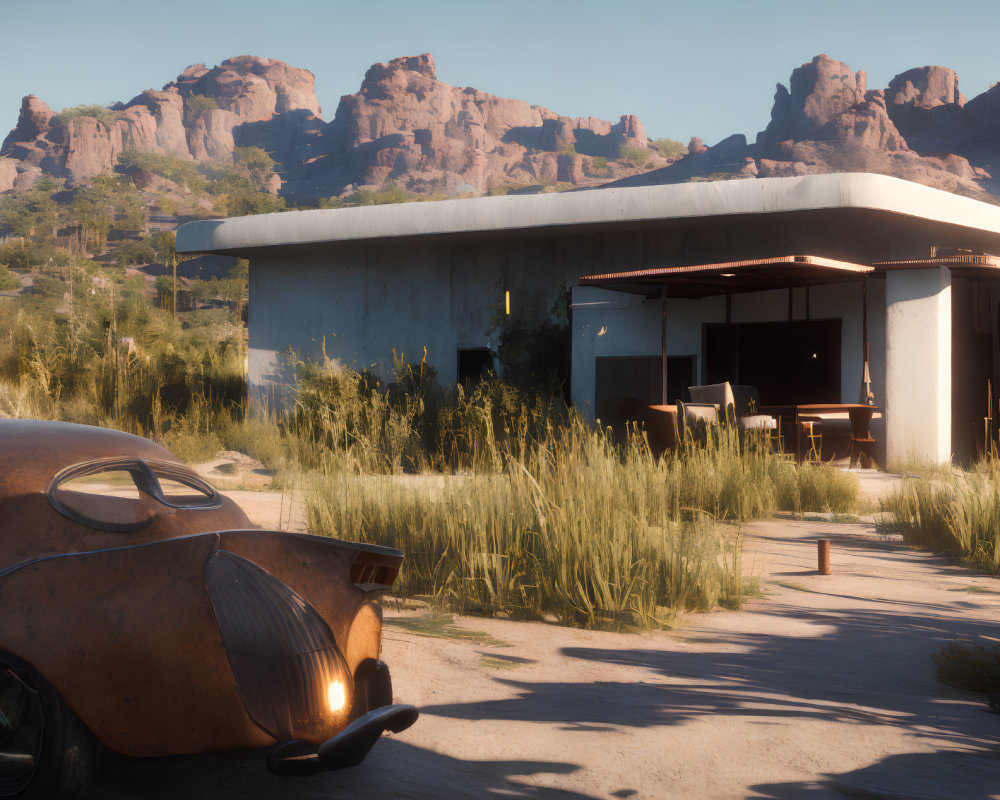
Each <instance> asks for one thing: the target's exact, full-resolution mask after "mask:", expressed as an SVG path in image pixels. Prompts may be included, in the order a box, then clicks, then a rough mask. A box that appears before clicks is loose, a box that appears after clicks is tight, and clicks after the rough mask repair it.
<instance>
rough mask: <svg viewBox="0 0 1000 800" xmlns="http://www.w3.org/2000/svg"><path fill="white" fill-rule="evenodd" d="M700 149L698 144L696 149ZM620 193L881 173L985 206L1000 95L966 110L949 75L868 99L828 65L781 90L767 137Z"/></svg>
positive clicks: (928, 70) (646, 177)
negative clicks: (684, 184)
mask: <svg viewBox="0 0 1000 800" xmlns="http://www.w3.org/2000/svg"><path fill="white" fill-rule="evenodd" d="M698 144H699V145H700V140H698ZM689 151H690V152H689V155H688V157H687V158H685V159H683V160H682V161H680V162H678V163H677V164H674V165H671V166H668V167H666V168H664V169H659V170H653V171H650V172H647V173H645V174H643V175H638V176H633V177H630V178H626V179H624V180H621V181H617V182H615V184H614V185H642V184H652V183H670V182H674V181H680V180H691V179H704V178H715V179H721V178H732V177H762V178H763V177H778V176H789V175H808V174H815V173H821V172H843V171H857V172H878V173H883V174H887V175H895V176H897V177H901V178H905V179H908V180H912V181H916V182H919V183H924V184H928V185H930V186H935V187H937V188H941V189H945V190H948V191H952V192H957V193H960V194H965V195H969V196H972V197H977V198H979V199H984V200H994V201H995V200H996V199H997V198H995V197H994V196H993V194H992V192H993V191H995V187H994V184H993V180H992V177H991V175H992V173H993V171H994V164H997V165H998V166H1000V91H997V88H996V87H994V88H992V89H990V90H989V91H988V92H985V93H984V94H982V95H980V96H978V97H976V98H974V99H973V100H970V101H966V98H965V97H964V95H962V94H961V92H959V90H958V77H957V76H956V75H955V72H954V71H953V70H950V69H947V68H945V67H919V68H916V69H910V70H907V71H906V72H903V73H900V74H899V75H897V76H896V77H895V78H893V79H892V80H891V81H890V82H889V86H888V87H886V88H885V89H869V88H868V87H867V77H866V75H865V73H864V72H854V71H853V70H851V69H850V67H848V66H847V65H846V64H844V63H842V62H840V61H836V60H834V59H832V58H829V57H827V56H825V55H819V56H816V57H815V58H814V59H813V60H812V61H811V62H809V63H808V64H803V65H802V66H801V67H798V68H797V69H795V70H794V71H793V72H792V75H791V79H790V81H789V85H788V87H787V88H786V87H785V86H784V85H782V84H778V87H777V91H776V92H775V95H774V105H773V106H772V108H771V121H770V123H769V124H768V126H767V128H766V129H765V130H763V131H761V132H760V133H759V134H758V135H757V139H756V141H755V142H754V143H752V144H749V143H748V142H747V141H746V138H745V137H744V136H742V135H740V134H737V135H735V136H731V137H729V138H727V139H724V140H723V141H722V142H719V143H718V144H717V145H715V146H714V147H708V148H705V147H698V148H689Z"/></svg>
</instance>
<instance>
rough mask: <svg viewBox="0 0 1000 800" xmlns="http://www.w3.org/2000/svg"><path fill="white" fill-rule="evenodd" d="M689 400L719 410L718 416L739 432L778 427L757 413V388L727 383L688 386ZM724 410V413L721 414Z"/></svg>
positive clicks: (776, 422)
mask: <svg viewBox="0 0 1000 800" xmlns="http://www.w3.org/2000/svg"><path fill="white" fill-rule="evenodd" d="M688 391H689V392H690V393H691V400H692V401H695V402H699V403H712V404H714V405H715V406H716V407H717V408H719V409H720V416H722V418H724V419H725V420H726V422H727V423H728V424H730V425H732V424H736V425H739V427H740V429H741V430H768V431H773V430H776V429H777V427H778V421H777V420H776V419H775V418H774V417H772V416H771V415H769V414H760V413H758V412H757V403H758V400H759V398H758V396H757V387H756V386H750V385H749V384H736V385H735V386H733V385H730V383H729V381H723V382H722V383H709V384H706V385H704V386H688ZM722 409H725V413H724V414H723V413H722Z"/></svg>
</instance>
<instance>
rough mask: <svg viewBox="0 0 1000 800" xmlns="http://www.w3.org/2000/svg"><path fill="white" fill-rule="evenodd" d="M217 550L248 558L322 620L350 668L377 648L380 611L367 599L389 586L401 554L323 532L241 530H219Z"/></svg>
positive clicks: (378, 648) (373, 653)
mask: <svg viewBox="0 0 1000 800" xmlns="http://www.w3.org/2000/svg"><path fill="white" fill-rule="evenodd" d="M219 537H220V543H219V549H220V550H226V551H229V552H232V553H236V554H237V555H241V556H243V557H244V558H247V559H249V560H250V561H253V562H254V563H255V564H257V566H259V567H261V568H262V569H264V570H266V571H267V572H269V573H270V574H271V575H273V576H274V577H275V578H277V579H278V580H279V581H281V582H282V583H284V584H285V585H286V586H288V587H289V588H290V589H292V590H294V591H295V592H296V593H297V594H299V595H300V596H301V597H302V598H303V599H304V600H306V601H307V602H308V603H310V604H311V605H312V606H313V607H314V608H315V609H316V610H317V611H319V612H320V614H322V615H323V618H324V619H325V620H326V623H327V625H329V626H330V630H331V631H332V632H333V635H334V638H335V639H336V640H337V644H338V645H339V646H340V649H341V652H342V653H343V654H344V658H345V659H346V661H347V664H348V666H349V667H350V669H351V672H352V673H353V672H354V671H355V670H356V669H357V667H358V665H359V664H360V663H361V662H362V661H364V660H365V659H366V658H373V659H377V658H378V657H379V653H380V652H381V648H382V613H381V609H380V607H379V606H378V605H376V604H375V603H374V602H372V601H373V600H374V599H375V597H376V596H377V595H378V594H380V593H383V592H387V591H389V589H391V587H392V583H393V581H394V580H395V579H396V574H397V573H398V572H399V568H400V565H401V564H402V563H403V553H402V552H401V551H400V550H394V549H392V548H389V547H379V546H377V545H367V544H361V543H357V542H345V541H342V540H340V539H332V538H330V537H327V536H313V535H310V534H302V533H284V532H281V531H262V530H243V531H223V532H222V533H220V534H219Z"/></svg>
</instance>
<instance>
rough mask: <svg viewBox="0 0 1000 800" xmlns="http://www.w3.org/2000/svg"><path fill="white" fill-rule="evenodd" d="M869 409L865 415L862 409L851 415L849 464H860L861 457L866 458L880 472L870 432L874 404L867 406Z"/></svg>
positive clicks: (853, 465)
mask: <svg viewBox="0 0 1000 800" xmlns="http://www.w3.org/2000/svg"><path fill="white" fill-rule="evenodd" d="M867 408H868V409H870V411H869V413H868V415H867V416H865V414H864V413H863V412H862V411H860V410H859V411H858V412H856V413H854V414H852V415H851V466H852V467H855V466H861V465H862V461H861V457H862V456H864V457H865V458H867V459H868V463H869V464H871V465H872V466H873V467H874V468H875V469H877V470H879V471H880V472H881V471H883V470H882V468H881V467H880V466H879V465H878V461H876V460H875V439H874V438H873V437H872V434H871V420H872V417H873V416H874V414H875V407H874V406H867Z"/></svg>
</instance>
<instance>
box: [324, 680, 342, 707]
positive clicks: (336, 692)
mask: <svg viewBox="0 0 1000 800" xmlns="http://www.w3.org/2000/svg"><path fill="white" fill-rule="evenodd" d="M326 702H327V705H329V706H330V710H331V711H333V712H334V713H336V712H338V711H341V710H343V708H344V706H345V705H347V693H346V692H345V691H344V684H342V683H341V682H340V681H332V682H331V683H330V685H329V686H328V687H327V688H326Z"/></svg>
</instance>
